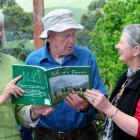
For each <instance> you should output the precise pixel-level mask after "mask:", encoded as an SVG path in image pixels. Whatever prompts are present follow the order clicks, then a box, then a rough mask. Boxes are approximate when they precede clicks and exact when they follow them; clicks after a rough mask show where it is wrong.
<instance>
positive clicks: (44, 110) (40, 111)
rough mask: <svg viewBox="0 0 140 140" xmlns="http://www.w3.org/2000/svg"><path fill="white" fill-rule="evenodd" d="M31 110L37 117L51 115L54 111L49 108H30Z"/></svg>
mask: <svg viewBox="0 0 140 140" xmlns="http://www.w3.org/2000/svg"><path fill="white" fill-rule="evenodd" d="M32 110H33V112H34V113H35V114H36V115H37V116H40V115H43V116H45V115H48V114H49V113H51V112H52V111H53V110H54V109H53V108H52V107H50V106H32Z"/></svg>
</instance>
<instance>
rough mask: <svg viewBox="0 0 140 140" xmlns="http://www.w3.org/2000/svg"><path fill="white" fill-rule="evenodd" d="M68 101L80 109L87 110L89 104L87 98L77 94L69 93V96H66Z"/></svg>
mask: <svg viewBox="0 0 140 140" xmlns="http://www.w3.org/2000/svg"><path fill="white" fill-rule="evenodd" d="M66 102H67V103H68V104H69V105H70V106H72V107H73V108H75V109H76V110H80V111H84V110H86V109H87V108H88V105H89V103H88V102H87V101H86V100H85V99H83V98H82V97H80V96H78V95H77V94H69V96H67V97H66Z"/></svg>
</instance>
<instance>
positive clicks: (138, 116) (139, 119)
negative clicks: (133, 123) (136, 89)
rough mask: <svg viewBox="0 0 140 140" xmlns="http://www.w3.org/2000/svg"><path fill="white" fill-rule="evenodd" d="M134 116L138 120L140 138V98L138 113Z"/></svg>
mask: <svg viewBox="0 0 140 140" xmlns="http://www.w3.org/2000/svg"><path fill="white" fill-rule="evenodd" d="M134 117H135V118H136V119H137V120H138V132H137V136H136V137H137V138H140V99H139V101H138V103H137V107H136V113H135V115H134Z"/></svg>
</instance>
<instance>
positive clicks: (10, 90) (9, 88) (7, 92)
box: [0, 76, 25, 103]
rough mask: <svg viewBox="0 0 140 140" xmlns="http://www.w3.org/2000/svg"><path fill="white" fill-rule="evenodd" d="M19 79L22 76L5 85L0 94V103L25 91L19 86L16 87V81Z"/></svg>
mask: <svg viewBox="0 0 140 140" xmlns="http://www.w3.org/2000/svg"><path fill="white" fill-rule="evenodd" d="M21 79H22V76H18V77H16V78H15V79H13V80H12V81H10V82H9V83H8V84H7V85H6V87H5V89H4V91H3V93H2V95H1V97H0V103H5V102H6V101H8V100H9V99H10V98H11V97H12V96H14V97H16V98H18V97H19V96H22V95H23V93H25V91H24V90H23V89H21V88H20V87H18V86H17V85H16V83H17V82H18V81H20V80H21Z"/></svg>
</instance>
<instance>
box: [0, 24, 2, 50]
mask: <svg viewBox="0 0 140 140" xmlns="http://www.w3.org/2000/svg"><path fill="white" fill-rule="evenodd" d="M2 41H3V30H2V24H1V23H0V48H2Z"/></svg>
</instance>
